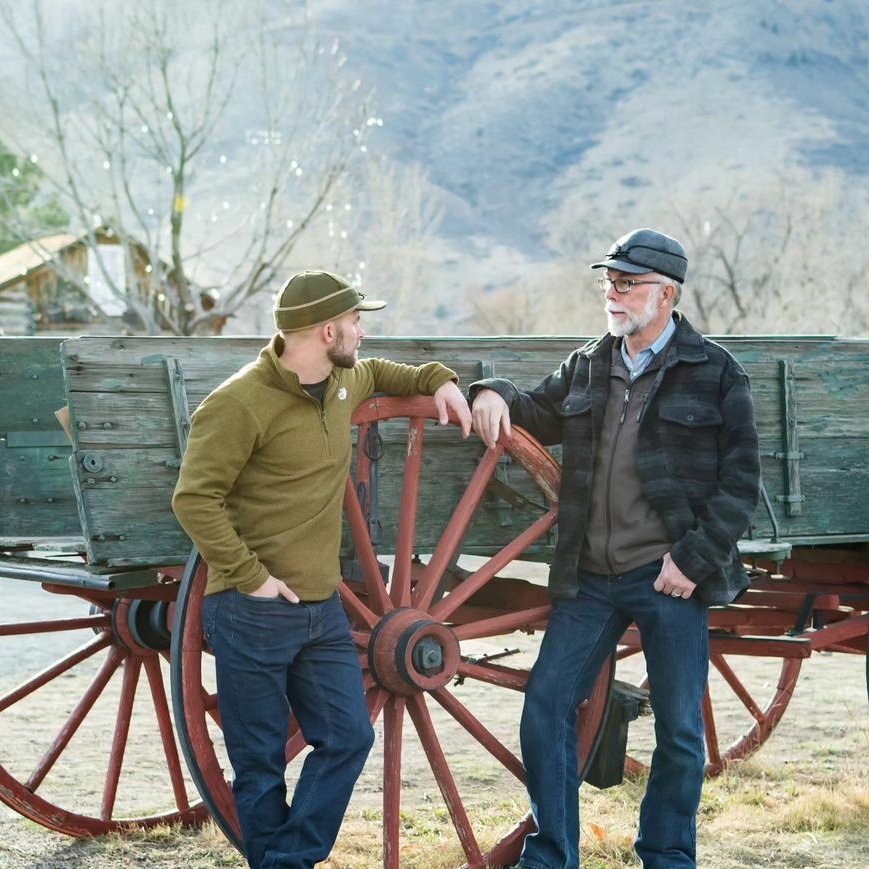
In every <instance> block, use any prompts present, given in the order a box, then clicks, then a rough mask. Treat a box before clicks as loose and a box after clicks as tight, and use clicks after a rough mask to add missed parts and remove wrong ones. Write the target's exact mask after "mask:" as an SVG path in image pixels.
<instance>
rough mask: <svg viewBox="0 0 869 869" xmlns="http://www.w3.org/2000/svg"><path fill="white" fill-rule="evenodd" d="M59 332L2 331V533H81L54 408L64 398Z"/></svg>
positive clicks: (31, 537)
mask: <svg viewBox="0 0 869 869" xmlns="http://www.w3.org/2000/svg"><path fill="white" fill-rule="evenodd" d="M60 341H61V339H59V338H18V337H9V338H6V337H0V536H2V537H3V538H4V539H12V538H15V539H21V540H22V541H30V542H34V541H36V540H38V539H41V538H48V537H51V538H56V537H74V536H78V535H80V533H81V528H80V526H79V521H78V514H77V512H76V507H75V493H74V490H73V482H72V477H71V475H70V471H69V466H68V463H67V459H68V457H69V454H70V452H71V445H70V443H69V440H68V439H67V437H66V435H65V434H64V431H63V429H62V428H61V426H60V424H59V423H58V421H57V418H56V417H55V415H54V412H55V411H56V410H58V409H60V408H61V407H63V405H64V404H65V403H66V396H65V394H64V387H63V372H62V369H61V364H60V352H59V346H60Z"/></svg>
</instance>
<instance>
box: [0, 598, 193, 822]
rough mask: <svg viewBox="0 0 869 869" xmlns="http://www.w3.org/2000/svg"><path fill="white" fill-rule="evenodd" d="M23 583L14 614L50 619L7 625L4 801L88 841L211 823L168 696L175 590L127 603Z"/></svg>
mask: <svg viewBox="0 0 869 869" xmlns="http://www.w3.org/2000/svg"><path fill="white" fill-rule="evenodd" d="M15 585H16V586H17V587H16V588H14V589H11V588H10V589H8V590H6V591H5V593H4V597H5V611H6V612H7V614H8V613H9V612H10V610H12V611H15V610H16V609H18V608H19V606H18V605H19V604H20V608H21V609H22V610H23V609H32V610H37V609H39V611H40V613H41V614H42V615H43V618H42V619H41V620H39V621H20V622H14V623H9V624H4V625H0V653H2V656H3V662H4V663H3V668H2V673H0V800H2V801H3V802H4V803H6V805H8V806H10V807H11V808H13V809H15V810H16V811H17V812H19V813H20V814H22V815H24V816H25V817H27V818H30V820H32V821H35V822H36V823H38V824H42V825H43V826H45V827H48V828H50V829H52V830H56V831H57V832H59V833H65V834H67V835H70V836H79V837H87V836H96V835H101V834H104V833H110V832H114V831H118V830H125V829H132V828H146V827H153V826H155V825H158V824H178V823H181V824H192V823H196V822H199V821H202V820H203V819H204V818H205V817H207V809H206V807H205V806H204V804H203V803H202V801H201V800H200V798H199V795H198V794H197V793H196V789H195V788H194V786H193V784H192V782H190V780H189V778H185V775H184V768H183V765H182V763H181V760H180V756H179V752H178V748H177V743H176V741H175V734H174V730H173V726H172V720H171V716H170V712H169V702H168V700H167V690H166V687H165V686H166V685H167V684H168V679H169V672H168V664H167V661H168V648H169V630H168V622H169V620H170V619H169V611H170V609H171V607H172V606H173V602H174V598H175V595H176V593H177V589H178V583H177V582H172V583H168V584H166V585H160V586H156V587H149V588H147V589H140V590H133V591H129V592H127V593H126V594H125V596H124V597H123V598H121V597H119V596H118V595H117V594H116V593H113V592H103V591H101V590H85V589H81V588H71V587H68V586H61V585H49V584H43V585H42V586H41V588H40V586H38V585H35V584H33V583H30V582H23V581H17V582H16V583H15ZM45 592H49V593H50V597H49V598H48V599H47V596H46V594H45ZM37 597H38V598H39V600H37ZM34 662H37V663H35V664H34ZM143 677H144V678H143ZM141 756H147V757H148V758H150V761H149V763H148V764H142V763H141V760H140V757H141ZM133 758H135V759H136V760H135V762H133ZM100 783H101V784H100Z"/></svg>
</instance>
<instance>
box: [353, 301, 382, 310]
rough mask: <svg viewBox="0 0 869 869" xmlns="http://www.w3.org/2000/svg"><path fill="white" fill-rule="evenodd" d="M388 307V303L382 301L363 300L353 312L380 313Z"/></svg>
mask: <svg viewBox="0 0 869 869" xmlns="http://www.w3.org/2000/svg"><path fill="white" fill-rule="evenodd" d="M385 307H386V302H382V301H380V299H363V300H362V301H361V302H360V303H359V304H358V305H356V306H355V307H354V308H353V310H354V311H379V310H380V309H381V308H385Z"/></svg>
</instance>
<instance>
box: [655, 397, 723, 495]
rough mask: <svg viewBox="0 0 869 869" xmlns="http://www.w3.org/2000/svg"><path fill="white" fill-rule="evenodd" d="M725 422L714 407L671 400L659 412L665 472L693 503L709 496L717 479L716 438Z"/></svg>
mask: <svg viewBox="0 0 869 869" xmlns="http://www.w3.org/2000/svg"><path fill="white" fill-rule="evenodd" d="M723 422H724V419H723V417H722V416H721V410H720V409H719V407H718V406H717V405H715V404H709V403H703V402H698V401H691V400H688V399H671V400H669V401H666V402H661V406H660V407H659V409H658V433H659V437H660V444H661V449H662V451H663V453H664V460H665V462H666V465H667V469H668V471H669V472H670V473H671V474H672V475H673V476H674V477H675V478H676V479H678V480H680V481H681V483H682V486H683V488H684V489H685V491H686V494H687V495H688V497H689V499H690V500H691V501H692V503H697V502H698V501H702V500H703V499H705V498H708V497H709V496H710V495H711V494H712V490H711V489H710V485H711V484H713V483H714V482H715V481H716V480H717V479H718V434H719V431H720V429H721V425H722V423H723Z"/></svg>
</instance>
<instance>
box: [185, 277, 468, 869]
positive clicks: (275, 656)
mask: <svg viewBox="0 0 869 869" xmlns="http://www.w3.org/2000/svg"><path fill="white" fill-rule="evenodd" d="M385 304H386V303H385V302H379V301H373V300H365V299H364V297H363V296H362V295H361V294H360V293H359V292H357V290H356V289H354V288H353V287H352V286H351V285H350V284H349V283H348V282H347V281H345V280H344V279H343V278H340V277H338V276H336V275H332V274H329V273H328V272H321V271H306V272H302V273H300V274H296V275H294V276H293V277H291V278H290V279H289V280H288V281H287V283H286V284H285V285H284V286H283V288H282V289H281V291H280V292H279V294H278V297H277V300H276V304H275V310H274V315H275V324H276V326H277V328H278V329H279V330H280V331H279V333H278V334H276V335H275V336H274V337H273V338H272V340H271V341H270V342H269V344H268V345H267V346H266V347H265V348H263V350H262V351H261V353H260V355H259V357H258V358H257V359H256V360H255V361H253V362H251V363H250V364H249V365H247V366H245V367H244V368H243V369H242V370H241V371H239V372H238V373H237V374H235V375H234V376H232V377H230V378H229V379H228V380H227V381H225V382H224V383H222V384H221V385H220V386H219V387H217V389H215V390H214V392H212V393H211V394H210V395H209V396H208V397H207V398H206V399H205V400H204V401H203V402H202V404H201V405H200V406H199V408H198V409H197V410H196V412H195V413H194V414H193V421H192V426H191V430H190V437H189V440H188V444H187V450H186V453H185V455H184V461H183V463H182V466H181V472H180V476H179V479H178V485H177V488H176V489H175V496H174V498H173V502H172V504H173V508H174V510H175V513H176V515H177V516H178V519H179V521H180V522H181V524H182V526H183V527H184V529H185V530H186V531H187V533H188V534H189V535H190V537H191V539H192V540H193V542H194V544H195V545H196V546H197V547H198V548H199V550H200V552H201V553H202V556H203V558H204V559H205V561H206V562H207V563H208V568H209V570H208V584H207V587H206V591H205V595H206V597H205V600H204V602H203V610H202V621H203V630H204V633H205V638H206V641H207V642H208V644H209V646H210V647H211V649H212V650H213V652H214V657H215V666H216V673H217V686H218V703H219V708H220V716H221V725H222V728H223V734H224V740H225V743H226V748H227V752H228V754H229V759H230V762H231V764H232V767H233V772H234V780H233V794H234V796H235V802H236V808H237V810H238V815H239V821H240V823H241V828H242V834H243V837H244V847H245V855H246V857H247V860H248V862H249V864H250V866H252V867H263V869H266V867H269V869H271V867H286V869H289V867H292V869H309V867H313V866H314V864H315V863H317V862H319V861H322V860H325V859H326V858H327V857H328V855H329V852H330V850H331V848H332V845H333V844H334V841H335V838H336V836H337V834H338V829H339V827H340V824H341V821H342V819H343V816H344V812H345V810H346V808H347V804H348V802H349V800H350V795H351V793H352V790H353V786H354V785H355V783H356V779H357V778H358V776H359V773H360V772H361V771H362V767H363V765H364V763H365V759H366V757H367V756H368V752H369V750H370V748H371V745H372V742H373V739H374V734H373V730H372V728H371V724H370V722H369V717H368V710H367V707H366V704H365V697H364V692H363V686H362V673H361V669H360V666H359V660H358V651H357V649H356V647H355V644H354V642H353V640H352V638H351V635H350V630H349V625H348V622H347V618H346V616H345V615H344V611H343V609H342V607H341V602H340V599H339V597H338V594H337V591H336V589H337V587H338V584H339V583H340V581H341V575H340V565H339V547H340V541H341V509H342V502H343V496H344V486H345V481H346V479H347V474H348V471H349V468H350V458H351V425H350V417H351V414H352V412H353V410H354V409H355V408H356V406H357V405H358V404H359V403H360V402H362V401H364V400H365V399H366V398H368V397H370V396H371V395H372V394H373V393H375V392H387V393H392V394H396V395H415V394H420V393H422V394H426V395H433V396H434V399H435V403H436V405H437V408H438V411H439V417H440V421H441V423H446V422H447V420H448V418H449V416H450V414H452V416H453V418H454V419H456V420H457V421H458V422H459V424H460V425H461V427H462V431H463V434H464V435H465V436H467V435H468V432H469V430H470V419H471V417H470V410H469V408H468V405H467V402H466V401H465V398H464V396H463V395H462V393H461V391H460V390H459V388H458V386H457V385H456V380H457V378H456V375H455V373H454V372H453V371H451V370H449V369H448V368H445V367H444V366H443V365H440V364H439V363H429V364H427V365H422V366H420V367H413V366H409V365H400V364H398V363H394V362H389V361H386V360H383V359H365V360H361V361H360V360H359V359H358V350H359V345H360V343H361V341H362V338H363V337H364V334H365V333H364V331H363V329H362V326H361V325H360V322H359V319H360V311H373V310H377V309H379V308H383V307H384V306H385ZM291 711H292V713H294V714H295V716H296V719H297V721H298V722H299V726H300V727H301V730H302V734H303V735H304V737H305V740H306V741H307V742H308V744H309V745H311V746H312V747H313V751H311V752H310V753H309V754H308V756H307V757H306V759H305V762H304V764H303V767H302V770H301V773H300V775H299V778H298V781H297V783H296V787H295V790H294V793H293V797H292V801H291V803H290V804H289V805H288V804H287V790H286V784H285V779H284V776H285V772H286V760H285V756H284V748H285V744H286V740H287V731H288V727H289V720H290V713H291Z"/></svg>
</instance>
